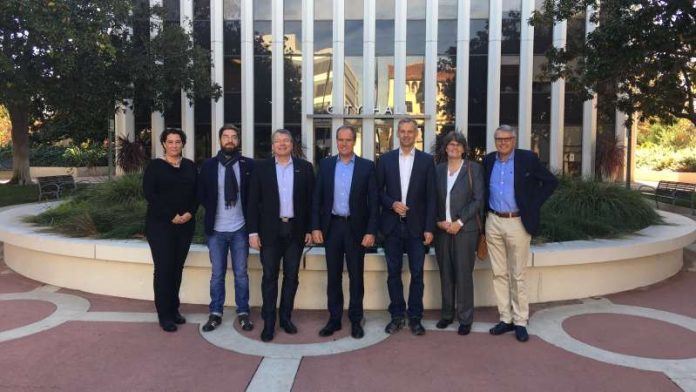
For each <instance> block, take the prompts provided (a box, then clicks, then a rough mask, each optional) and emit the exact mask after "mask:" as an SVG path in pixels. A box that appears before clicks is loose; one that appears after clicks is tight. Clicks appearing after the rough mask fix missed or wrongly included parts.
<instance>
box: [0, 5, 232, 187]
mask: <svg viewBox="0 0 696 392" xmlns="http://www.w3.org/2000/svg"><path fill="white" fill-rule="evenodd" d="M133 3H134V2H133V1H131V0H92V1H89V2H84V1H78V0H63V1H55V0H3V1H2V2H0V104H2V105H5V106H6V107H7V109H8V112H9V115H10V119H11V121H12V143H13V157H12V158H13V170H14V173H13V177H12V180H11V181H12V182H14V183H22V184H24V183H28V182H30V177H29V137H28V130H29V127H30V125H31V124H33V123H35V122H37V121H38V122H45V121H49V120H50V119H52V118H56V119H71V121H74V122H75V123H82V124H84V123H94V122H96V123H99V122H102V123H103V122H104V121H105V119H107V118H108V117H110V116H112V115H113V114H114V112H115V110H116V108H117V106H118V104H125V102H126V100H129V99H133V100H134V101H136V102H138V103H141V104H144V105H147V107H149V108H150V109H151V110H164V109H166V108H167V107H168V106H169V105H170V104H171V102H169V100H170V97H171V96H173V95H174V93H175V92H177V91H179V90H182V89H183V90H184V91H185V92H186V93H187V95H188V96H189V97H190V98H199V97H210V96H212V97H215V98H217V97H218V96H219V95H220V91H219V90H220V89H219V86H217V85H211V81H210V55H209V53H208V52H207V51H205V50H204V49H201V48H199V47H197V46H194V44H193V43H192V39H191V37H190V36H189V35H188V34H187V33H185V32H184V30H183V29H181V27H179V26H177V25H173V24H163V23H151V20H153V19H152V18H153V17H161V15H162V14H163V10H162V9H161V7H157V8H152V9H149V8H147V5H146V3H145V4H143V2H138V4H140V6H137V7H136V6H134V4H133ZM131 27H132V28H131ZM151 32H153V33H155V34H156V37H155V38H153V39H150V33H151Z"/></svg>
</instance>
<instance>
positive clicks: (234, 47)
mask: <svg viewBox="0 0 696 392" xmlns="http://www.w3.org/2000/svg"><path fill="white" fill-rule="evenodd" d="M223 29H224V30H223V32H224V41H223V47H224V54H225V56H240V55H241V54H242V49H241V31H242V26H241V22H240V21H238V20H227V21H225V23H224V27H223Z"/></svg>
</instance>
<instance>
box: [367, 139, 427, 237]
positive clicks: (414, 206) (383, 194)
mask: <svg viewBox="0 0 696 392" xmlns="http://www.w3.org/2000/svg"><path fill="white" fill-rule="evenodd" d="M377 189H379V199H380V203H381V205H382V214H381V215H380V219H381V222H380V231H381V232H382V234H384V235H385V236H388V235H389V234H391V232H392V231H393V230H394V229H395V228H397V223H398V222H399V215H398V214H397V213H396V212H394V210H393V209H392V205H393V204H394V202H395V201H401V196H402V195H401V177H400V176H399V149H398V148H397V149H396V150H391V151H389V152H387V153H385V154H384V155H382V156H381V157H380V158H379V161H378V162H377ZM406 205H407V206H408V208H409V209H408V211H407V212H406V226H407V227H408V231H409V232H410V233H411V235H412V236H414V237H419V238H420V237H422V236H423V233H424V232H426V231H427V232H430V233H434V232H435V164H434V161H433V156H432V155H430V154H428V153H425V152H422V151H419V150H415V156H414V158H413V170H412V171H411V180H410V181H409V183H408V192H407V193H406Z"/></svg>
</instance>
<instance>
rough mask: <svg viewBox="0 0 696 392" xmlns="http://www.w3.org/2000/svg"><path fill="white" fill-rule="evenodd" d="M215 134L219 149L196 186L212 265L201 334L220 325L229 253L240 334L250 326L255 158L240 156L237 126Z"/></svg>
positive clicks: (207, 163)
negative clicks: (250, 204)
mask: <svg viewBox="0 0 696 392" xmlns="http://www.w3.org/2000/svg"><path fill="white" fill-rule="evenodd" d="M218 136H219V137H220V151H218V153H217V156H214V157H212V158H210V159H207V160H206V161H205V162H203V166H202V167H201V172H200V174H199V179H200V180H199V182H198V199H199V201H200V204H201V205H202V206H203V207H204V208H205V234H206V237H207V243H208V251H209V255H210V263H211V264H212V274H211V277H210V307H209V311H210V316H209V317H208V322H206V323H205V325H203V331H204V332H208V331H212V330H214V329H215V328H217V327H218V326H219V325H220V324H221V323H222V311H223V305H224V304H225V273H226V272H227V255H228V253H231V255H232V271H233V272H234V297H235V298H234V299H235V303H236V305H237V321H238V322H239V325H240V326H241V328H242V329H243V330H245V331H251V330H252V329H253V328H254V324H253V323H252V322H251V320H250V319H249V276H248V274H247V258H248V256H249V234H248V232H247V229H246V219H245V216H246V206H247V193H248V189H249V180H250V178H251V172H252V170H253V167H254V160H253V159H251V158H247V157H244V156H242V154H241V152H240V147H241V144H242V141H241V133H240V132H239V129H238V128H237V127H235V126H234V125H231V124H225V125H223V126H222V127H221V128H220V131H219V132H218Z"/></svg>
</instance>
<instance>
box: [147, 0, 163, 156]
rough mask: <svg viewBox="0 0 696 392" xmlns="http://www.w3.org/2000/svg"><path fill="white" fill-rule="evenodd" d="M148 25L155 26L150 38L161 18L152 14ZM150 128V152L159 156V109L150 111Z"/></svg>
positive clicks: (156, 2)
mask: <svg viewBox="0 0 696 392" xmlns="http://www.w3.org/2000/svg"><path fill="white" fill-rule="evenodd" d="M156 6H160V7H161V6H162V0H150V7H156ZM150 25H151V26H156V27H155V28H154V29H152V28H151V29H150V38H154V37H155V36H157V33H158V32H159V30H160V29H161V28H162V18H160V17H157V16H152V17H151V18H150ZM150 122H151V125H150V129H151V131H152V135H151V138H152V143H151V145H152V147H151V151H150V154H152V157H153V158H154V157H160V156H163V155H164V149H163V148H162V144H161V143H160V134H162V131H164V115H163V114H162V112H160V111H154V112H152V113H150Z"/></svg>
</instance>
